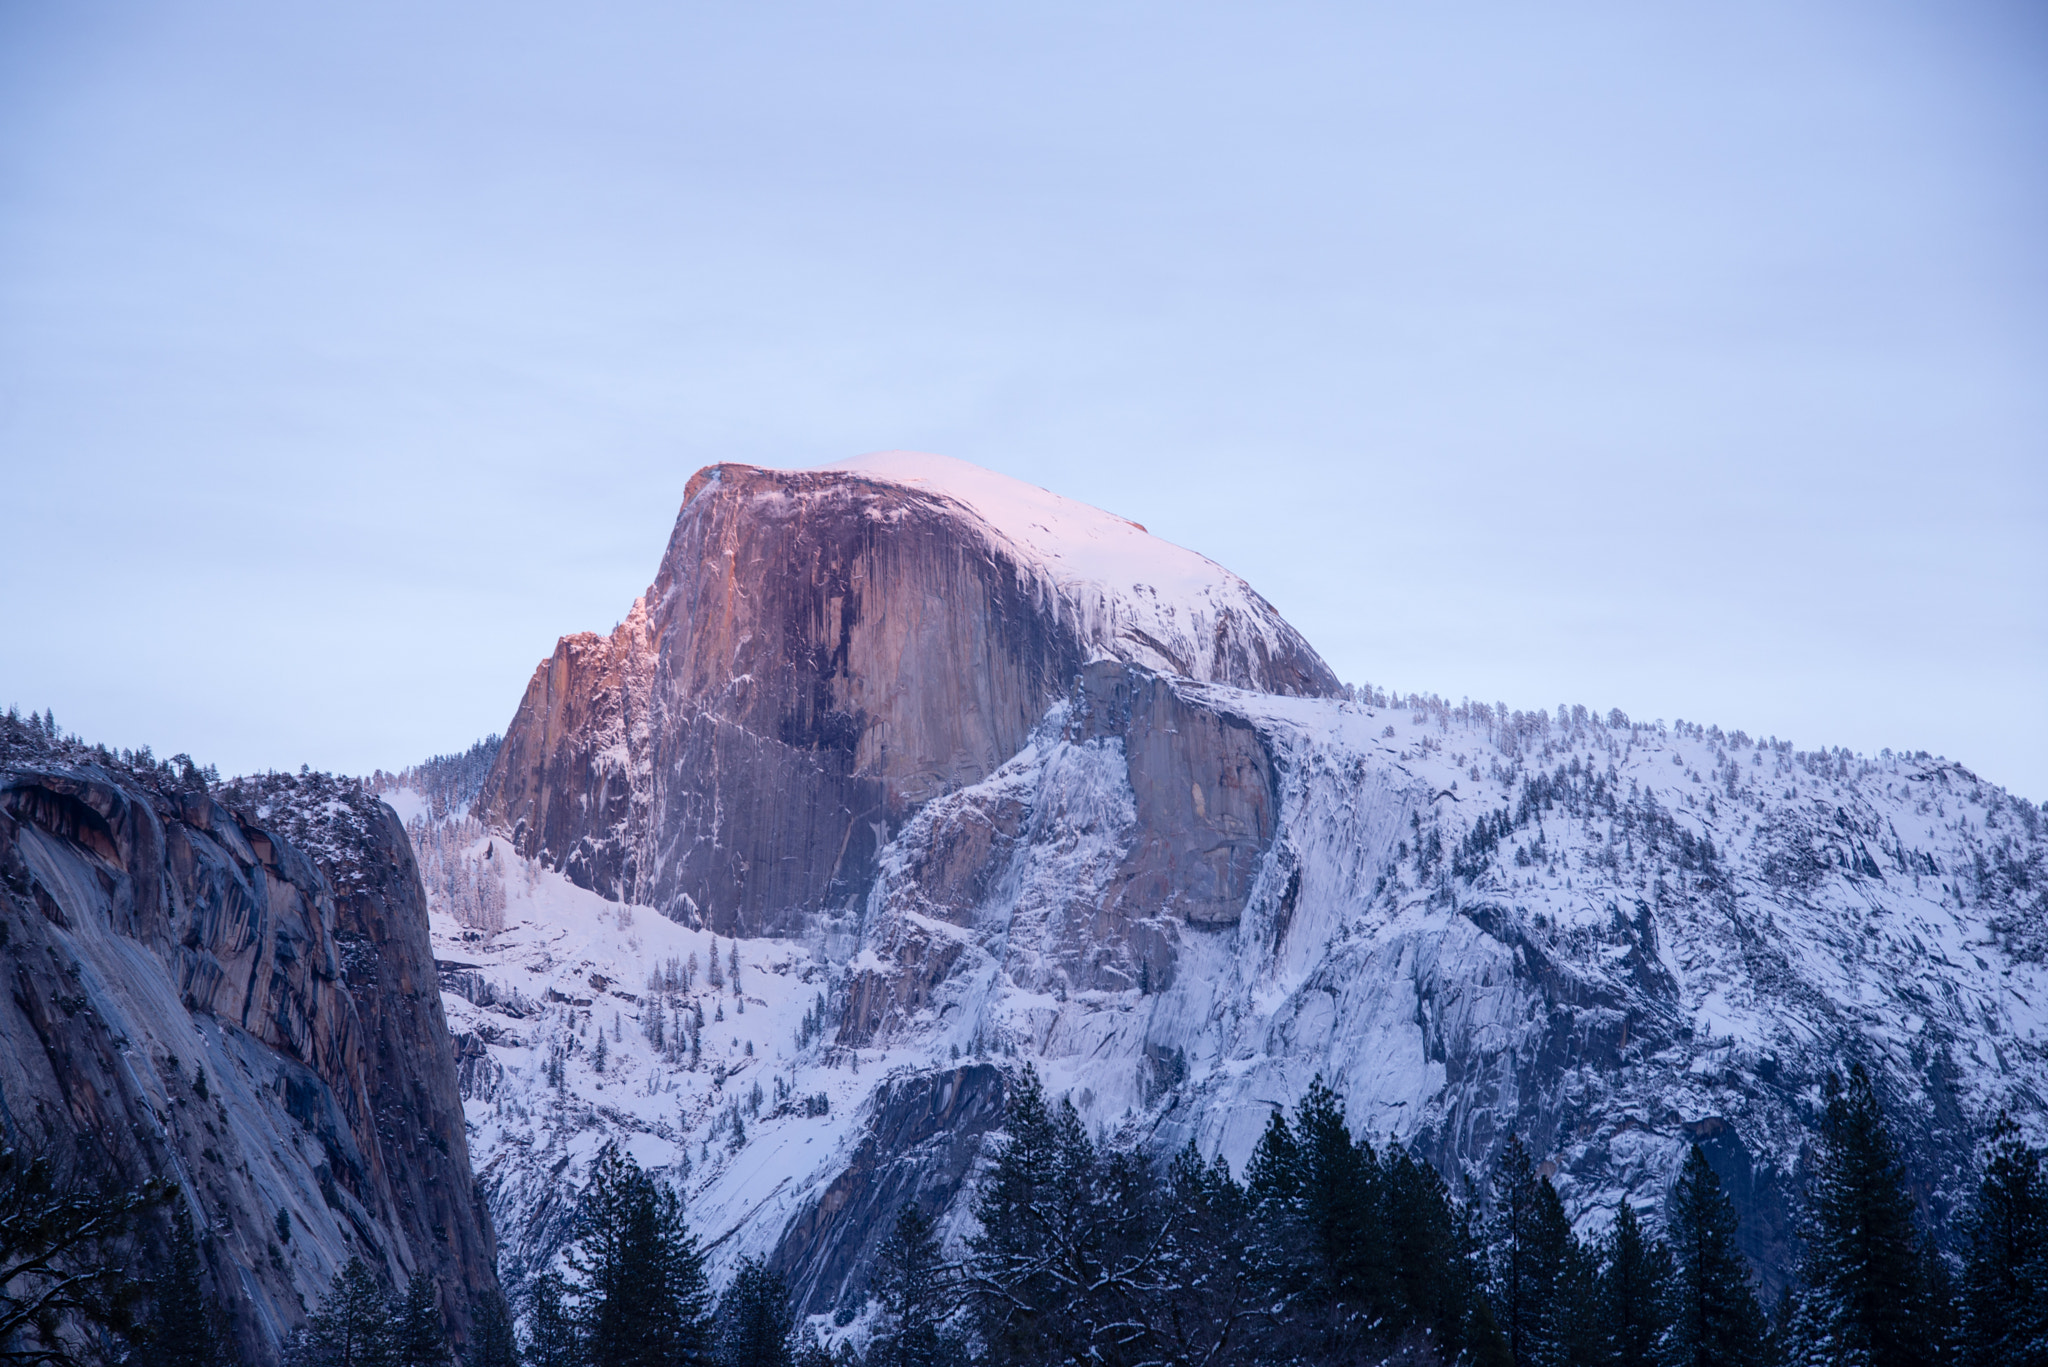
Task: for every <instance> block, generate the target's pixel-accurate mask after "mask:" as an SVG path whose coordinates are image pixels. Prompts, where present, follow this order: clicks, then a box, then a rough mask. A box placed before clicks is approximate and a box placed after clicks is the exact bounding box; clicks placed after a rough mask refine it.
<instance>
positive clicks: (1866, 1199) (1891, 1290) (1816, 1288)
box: [1674, 1064, 1945, 1367]
mask: <svg viewBox="0 0 2048 1367" xmlns="http://www.w3.org/2000/svg"><path fill="white" fill-rule="evenodd" d="M1826 1095H1827V1102H1828V1104H1827V1112H1826V1114H1825V1116H1824V1117H1823V1118H1822V1122H1821V1133H1820V1144H1819V1146H1818V1148H1819V1152H1818V1155H1817V1158H1816V1161H1815V1163H1814V1173H1813V1180H1812V1188H1811V1190H1810V1191H1809V1193H1808V1202H1807V1204H1808V1210H1807V1228H1806V1230H1805V1231H1804V1233H1805V1236H1806V1249H1807V1254H1806V1260H1805V1265H1804V1267H1803V1268H1802V1270H1801V1278H1802V1280H1803V1281H1804V1283H1805V1289H1804V1291H1803V1293H1802V1306H1801V1328H1800V1329H1799V1330H1798V1331H1797V1337H1798V1339H1799V1340H1800V1349H1801V1351H1802V1352H1803V1353H1804V1354H1806V1356H1807V1357H1808V1358H1809V1360H1813V1361H1819V1362H1824V1363H1845V1364H1846V1363H1855V1364H1858V1365H1859V1367H1925V1364H1928V1363H1931V1362H1939V1361H1940V1360H1941V1359H1942V1356H1943V1351H1944V1349H1945V1345H1944V1344H1942V1343H1941V1342H1939V1341H1938V1338H1937V1337H1936V1336H1935V1335H1933V1334H1932V1333H1931V1330H1932V1329H1933V1328H1934V1327H1935V1326H1936V1325H1937V1323H1938V1321H1937V1319H1936V1317H1935V1316H1933V1315H1932V1314H1931V1309H1932V1307H1931V1306H1930V1305H1929V1302H1928V1296H1927V1285H1926V1269H1925V1266H1924V1263H1923V1255H1922V1251H1921V1244H1920V1238H1919V1236H1918V1234H1917V1233H1916V1232H1915V1230H1914V1227H1913V1203H1912V1199H1911V1198H1910V1197H1909V1196H1908V1195H1907V1194H1906V1174H1905V1167H1904V1165H1903V1164H1902V1163H1901V1161H1900V1158H1899V1151H1898V1147H1897V1145H1896V1144H1894V1143H1893V1141H1892V1137H1891V1132H1890V1130H1889V1129H1888V1128H1887V1126H1886V1125H1885V1120H1884V1111H1883V1108H1882V1107H1881V1106H1880V1105H1879V1104H1878V1100H1877V1094H1876V1092H1875V1091H1874V1090H1873V1089H1872V1087H1871V1085H1870V1077H1869V1074H1867V1073H1866V1072H1865V1071H1864V1070H1863V1067H1862V1065H1860V1064H1859V1065H1856V1066H1855V1067H1852V1068H1851V1069H1850V1071H1849V1078H1848V1081H1847V1083H1846V1084H1844V1083H1843V1082H1842V1081H1841V1080H1840V1079H1839V1078H1836V1077H1833V1076H1830V1077H1829V1078H1828V1080H1827V1084H1826ZM1674 1242H1675V1240H1674ZM1683 1256H1684V1255H1683V1253H1682V1252H1681V1253H1680V1258H1681V1260H1682V1259H1683Z"/></svg>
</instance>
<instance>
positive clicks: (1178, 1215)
mask: <svg viewBox="0 0 2048 1367" xmlns="http://www.w3.org/2000/svg"><path fill="white" fill-rule="evenodd" d="M1165 1208H1166V1210H1167V1212H1169V1214H1170V1217H1171V1218H1170V1220H1169V1222H1168V1223H1167V1225H1166V1227H1165V1228H1164V1230H1163V1231H1162V1237H1163V1241H1164V1248H1165V1255H1166V1256H1165V1265H1164V1268H1163V1273H1164V1279H1163V1280H1164V1286H1165V1291H1164V1294H1163V1295H1162V1296H1161V1298H1160V1299H1161V1303H1160V1306H1159V1313H1158V1314H1157V1316H1156V1317H1155V1322H1156V1323H1157V1324H1158V1325H1159V1326H1160V1329H1161V1338H1162V1340H1163V1344H1162V1347H1163V1350H1164V1351H1163V1353H1162V1356H1163V1357H1164V1358H1165V1359H1166V1360H1167V1361H1169V1362H1186V1363H1218V1364H1223V1363H1230V1362H1234V1361H1241V1360H1243V1359H1244V1358H1245V1356H1246V1354H1247V1353H1248V1352H1249V1351H1250V1350H1251V1349H1252V1348H1253V1347H1254V1346H1255V1343H1256V1336H1257V1331H1258V1330H1259V1329H1260V1328H1261V1321H1262V1320H1263V1318H1264V1314H1263V1312H1264V1311H1265V1309H1266V1306H1265V1304H1264V1297H1263V1296H1262V1295H1261V1291H1262V1287H1261V1285H1260V1280H1259V1270H1260V1269H1259V1260H1258V1257H1257V1251H1256V1248H1255V1246H1254V1244H1253V1242H1252V1236H1253V1227H1252V1221H1251V1203H1250V1199H1249V1197H1248V1196H1247V1195H1246V1193H1245V1189H1244V1188H1243V1187H1241V1186H1239V1185H1238V1183H1237V1182H1236V1181H1234V1180H1233V1179H1232V1178H1231V1175H1230V1165H1229V1164H1228V1163H1227V1162H1225V1161H1224V1159H1223V1156H1222V1155H1221V1154H1218V1155H1217V1157H1216V1159H1215V1161H1214V1162H1211V1163H1206V1164H1205V1163H1204V1162H1202V1156H1201V1154H1200V1153H1199V1152H1197V1151H1196V1149H1195V1146H1194V1143H1193V1142H1192V1141H1190V1142H1189V1144H1188V1146H1187V1147H1186V1148H1185V1149H1182V1150H1181V1151H1180V1153H1179V1154H1178V1155H1177V1156H1176V1157H1175V1158H1174V1160H1173V1162H1172V1164H1171V1165H1170V1166H1169V1167H1168V1168H1167V1171H1166V1192H1165Z"/></svg>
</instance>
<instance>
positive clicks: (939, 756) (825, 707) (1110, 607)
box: [477, 453, 1339, 934]
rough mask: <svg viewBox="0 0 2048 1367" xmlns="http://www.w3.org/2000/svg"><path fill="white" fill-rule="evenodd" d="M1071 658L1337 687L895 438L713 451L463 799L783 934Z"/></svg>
mask: <svg viewBox="0 0 2048 1367" xmlns="http://www.w3.org/2000/svg"><path fill="white" fill-rule="evenodd" d="M1097 659H1107V660H1114V661H1122V662H1125V663H1130V664H1135V665H1139V666H1143V667H1145V668H1148V669H1152V670H1155V671H1158V672H1161V673H1165V674H1171V675H1176V676H1181V677H1187V678H1193V679H1198V680H1203V681H1209V682H1217V683H1228V684H1234V685H1237V686H1240V687H1245V688H1251V689H1256V690H1259V691H1263V692H1272V693H1284V694H1296V695H1311V696H1330V695H1334V694H1335V693H1337V692H1338V691H1339V685H1338V683H1337V680H1336V678H1335V676H1334V675H1332V674H1331V672H1330V670H1329V669H1328V667H1327V666H1325V665H1324V664H1323V662H1322V660H1321V659H1320V658H1318V657H1317V655H1316V654H1315V652H1314V651H1313V650H1312V649H1310V648H1309V646H1308V644H1307V643H1306V642H1305V641H1303V640H1302V639H1301V637H1300V636H1299V635H1298V634H1296V633H1295V632H1294V630H1293V629H1292V628H1290V627H1289V626H1288V625H1287V624H1286V623H1285V622H1284V621H1282V620H1281V618H1280V617H1279V615H1278V614H1277V613H1275V612H1274V611H1273V609H1272V608H1271V606H1270V605H1268V604H1267V603H1266V602H1265V601H1264V600H1263V599H1261V598H1259V597H1258V595H1257V594H1255V593H1253V592H1252V591H1251V590H1250V589H1249V588H1248V587H1246V586H1245V584H1244V583H1243V581H1242V580H1239V579H1238V578H1237V577H1236V576H1234V575H1231V574H1229V573H1228V572H1227V571H1225V570H1223V569H1221V568H1220V567H1218V566H1216V565H1214V564H1212V563H1211V562H1209V561H1207V560H1205V559H1203V558H1202V557H1200V556H1197V555H1194V554H1193V553H1192V552H1188V551H1184V550H1181V549H1180V548H1178V547H1175V546H1171V545H1169V544H1167V543H1165V542H1162V541H1159V540H1157V539H1156V538H1153V537H1151V536H1149V535H1148V534H1147V533H1146V532H1145V531H1144V529H1143V528H1141V527H1139V526H1138V525H1137V524H1135V523H1131V522H1128V521H1126V520H1124V519H1122V518H1117V517H1113V516H1111V515H1109V514H1106V513H1101V512H1099V511H1097V510H1095V509H1092V508H1087V507H1085V506H1084V505H1081V504H1077V503H1073V502H1071V501H1070V500H1066V499H1061V498H1058V497H1057V496H1055V495H1052V494H1049V493H1046V492H1045V491H1044V490H1040V489H1036V488H1033V487H1032V486H1029V485H1025V484H1021V483H1019V482H1018V481H1014V480H1008V479H1005V478H1003V477H1001V476H997V475H992V474H990V473H989V472H987V471H983V470H978V469H976V468H975V467H973V466H969V465H965V464H963V463H961V462H957V461H949V460H946V459H944V458H942V457H935V456H915V455H910V454H907V453H889V454H886V455H883V456H877V457H867V458H863V459H862V460H861V461H856V462H849V463H848V464H847V465H846V466H842V467H835V468H831V469H826V470H800V471H789V470H766V469H758V468H754V467H751V466H743V465H717V466H712V467H710V468H709V469H706V470H702V471H699V472H698V473H697V474H696V475H695V476H694V477H693V478H692V479H691V480H690V482H689V485H688V487H687V489H686V497H685V500H684V503H683V507H682V510H681V512H680V514H679V515H678V517H677V520H676V527H675V532H674V534H673V535H672V536H671V537H670V539H669V545H668V550H667V553H666V554H665V555H664V557H663V559H662V563H661V568H660V571H659V573H658V574H657V576H656V578H655V581H654V583H653V585H652V586H651V587H650V588H649V590H648V592H647V594H646V595H645V597H643V598H642V599H641V600H640V602H638V603H636V604H635V605H634V608H633V611H632V612H631V613H630V614H629V615H628V617H627V618H626V620H625V621H624V622H623V623H621V625H620V626H619V627H618V628H617V629H616V630H614V631H613V633H612V634H611V635H610V636H609V637H598V636H593V635H582V636H571V637H565V638H564V639H563V640H562V641H561V643H560V644H559V645H558V646H557V647H556V650H555V652H554V654H553V656H551V657H550V658H549V659H548V660H547V661H545V662H543V663H542V665H541V666H540V667H539V668H538V669H537V670H536V671H535V674H534V677H533V680H532V681H531V682H530V683H529V685H528V687H527V691H526V696H525V697H524V699H523V700H522V701H521V703H520V706H519V710H518V713H517V715H516V716H515V717H514V719H513V722H512V725H511V727H510V728H509V730H508V732H507V734H506V739H505V744H504V747H503V749H502V750H501V751H500V753H499V757H498V761H497V763H496V765H495V766H494V768H493V770H492V772H491V775H490V778H489V779H488V780H487V782H486V784H485V787H484V791H483V793H482V795H481V796H480V798H479V800H478V807H477V810H478V812H479V814H480V815H481V816H482V817H483V818H484V819H485V820H487V821H489V822H491V823H493V824H495V825H498V826H501V827H503V828H504V829H506V830H508V831H509V832H510V833H511V834H512V838H513V840H514V842H515V845H516V846H517V848H518V849H519V851H520V852H521V853H522V854H525V855H527V856H528V857H532V858H538V859H540V860H542V861H543V862H544V863H546V864H548V865H550V866H551V867H555V868H558V869H560V870H562V871H563V872H565V873H566V874H567V875H568V876H569V877H570V878H571V879H572V880H574V881H575V882H577V883H579V884H581V885H583V886H585V887H589V888H592V889H593V890H595V891H598V892H601V893H603V894H604V895H606V896H608V897H612V898H614V899H618V900H624V901H633V902H640V903H646V904H651V905H653V906H655V907H658V908H660V909H661V910H662V911H664V912H665V913H667V914H669V915H670V916H673V917H676V918H678V919H682V920H685V921H688V922H690V923H693V924H705V925H708V926H710V927H712V928H714V929H717V930H719V931H721V932H725V933H740V934H763V933H787V932H790V931H793V930H795V929H797V928H799V927H800V926H802V925H804V924H805V921H806V918H807V917H811V916H813V915H815V914H818V913H836V914H841V915H846V914H850V913H852V912H854V911H855V910H856V909H857V908H858V905H859V903H860V901H861V899H862V898H863V897H864V896H865V894H866V891H867V889H868V888H869V887H870V886H871V885H872V883H873V880H874V875H875V870H876V857H877V854H878V852H879V850H880V849H881V848H882V846H883V845H885V844H886V843H887V842H888V840H889V839H890V836H891V834H892V833H893V832H894V831H896V830H897V829H899V828H900V827H901V826H902V824H903V822H904V821H905V820H906V819H908V818H909V816H910V815H911V814H912V813H914V812H915V811H917V810H918V809H919V808H920V807H921V806H923V805H924V804H925V803H927V802H929V801H930V800H932V799H933V798H935V797H938V796H940V795H941V794H944V793H948V792H952V791H955V790H957V789H959V788H961V787H962V786H965V785H967V784H971V783H974V782H976V781H978V780H980V779H981V778H983V777H985V776H986V775H987V774H989V773H991V772H993V771H994V770H995V768H996V767H997V766H998V765H1000V764H1001V763H1003V761H1004V760H1006V759H1008V758H1009V757H1010V756H1011V755H1012V754H1014V753H1016V751H1017V750H1018V748H1019V747H1020V746H1021V745H1022V744H1023V742H1024V740H1025V739H1026V737H1027V736H1028V735H1029V734H1030V733H1031V731H1032V728H1033V727H1035V726H1036V725H1037V724H1038V723H1039V721H1040V719H1041V718H1042V717H1043V716H1044V714H1045V711H1046V709H1047V708H1048V707H1049V706H1050V705H1052V704H1053V703H1054V702H1055V701H1057V700H1059V699H1060V698H1062V697H1063V696H1065V694H1066V693H1067V691H1068V689H1069V688H1070V687H1071V686H1072V683H1073V681H1074V679H1075V678H1076V676H1077V675H1078V674H1079V672H1080V671H1081V669H1082V667H1083V666H1084V665H1086V664H1088V663H1089V662H1090V661H1091V660H1097ZM1190 800H1191V801H1192V800H1193V799H1192V790H1190Z"/></svg>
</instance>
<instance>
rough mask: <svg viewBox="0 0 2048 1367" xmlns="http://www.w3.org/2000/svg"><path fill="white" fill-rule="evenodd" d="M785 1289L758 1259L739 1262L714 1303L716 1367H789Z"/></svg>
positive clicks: (789, 1327)
mask: <svg viewBox="0 0 2048 1367" xmlns="http://www.w3.org/2000/svg"><path fill="white" fill-rule="evenodd" d="M795 1327H796V1320H795V1317H794V1316H793V1315H791V1314H790V1311H789V1288H788V1287H787V1286H786V1285H784V1284H783V1280H782V1278H781V1277H779V1276H777V1275H776V1274H775V1273H773V1272H771V1271H769V1270H768V1268H767V1266H766V1265H765V1264H763V1263H762V1262H761V1261H760V1259H758V1258H743V1259H741V1260H740V1266H739V1271H738V1272H737V1273H735V1274H734V1275H733V1279H732V1285H731V1286H729V1287H727V1288H726V1291H725V1295H724V1297H722V1298H721V1299H720V1301H719V1303H718V1361H719V1364H720V1367H792V1364H791V1355H790V1335H791V1331H792V1330H794V1329H795Z"/></svg>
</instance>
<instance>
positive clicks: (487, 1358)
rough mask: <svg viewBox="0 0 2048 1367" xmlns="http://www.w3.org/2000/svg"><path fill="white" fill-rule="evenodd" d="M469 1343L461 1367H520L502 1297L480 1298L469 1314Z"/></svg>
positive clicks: (510, 1319) (510, 1322)
mask: <svg viewBox="0 0 2048 1367" xmlns="http://www.w3.org/2000/svg"><path fill="white" fill-rule="evenodd" d="M469 1322H470V1325H471V1338H472V1343H471V1346H470V1350H469V1357H468V1359H467V1360H466V1361H465V1362H464V1363H463V1367H520V1362H519V1342H518V1340H517V1339H516V1338H514V1337H513V1334H512V1316H511V1315H510V1314H508V1313H507V1312H506V1310H505V1301H504V1298H503V1297H501V1296H497V1295H490V1296H483V1297H480V1298H479V1299H478V1300H477V1301H476V1302H475V1303H474V1306H473V1308H472V1309H471V1311H470V1316H469Z"/></svg>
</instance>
